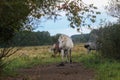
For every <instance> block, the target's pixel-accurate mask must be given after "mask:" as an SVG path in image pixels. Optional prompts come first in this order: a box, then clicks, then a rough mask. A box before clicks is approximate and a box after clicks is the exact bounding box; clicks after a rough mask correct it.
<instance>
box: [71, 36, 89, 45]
mask: <svg viewBox="0 0 120 80" xmlns="http://www.w3.org/2000/svg"><path fill="white" fill-rule="evenodd" d="M89 37H90V34H81V35H72V36H71V38H72V40H73V42H74V43H75V44H76V43H85V42H88V40H89Z"/></svg>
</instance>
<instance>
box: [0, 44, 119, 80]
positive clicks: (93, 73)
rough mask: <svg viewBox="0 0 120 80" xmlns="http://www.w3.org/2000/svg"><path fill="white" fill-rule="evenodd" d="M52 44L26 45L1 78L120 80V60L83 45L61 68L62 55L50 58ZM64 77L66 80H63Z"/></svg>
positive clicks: (77, 48)
mask: <svg viewBox="0 0 120 80" xmlns="http://www.w3.org/2000/svg"><path fill="white" fill-rule="evenodd" d="M51 46H52V45H48V46H32V47H23V48H22V49H21V50H19V51H18V52H17V53H16V54H14V55H13V56H11V57H10V58H11V62H10V63H9V64H8V65H7V66H6V67H5V68H4V73H3V74H2V75H1V76H0V80H41V79H42V80H73V79H74V80H79V79H81V80H119V79H120V74H119V72H120V62H119V61H115V60H110V59H104V58H102V57H100V56H99V54H98V53H96V52H94V51H92V52H91V54H87V50H86V49H85V48H84V44H76V45H75V47H74V48H73V49H72V51H73V52H72V60H73V63H71V64H69V63H67V64H65V66H62V67H59V66H58V64H59V63H60V62H61V57H60V56H57V57H55V58H54V57H51V55H52V54H53V53H52V52H49V50H50V48H51ZM63 78H64V79H63Z"/></svg>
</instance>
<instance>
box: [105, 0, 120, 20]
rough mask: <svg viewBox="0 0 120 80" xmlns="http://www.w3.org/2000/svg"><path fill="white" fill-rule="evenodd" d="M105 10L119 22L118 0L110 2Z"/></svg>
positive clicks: (119, 4) (119, 2)
mask: <svg viewBox="0 0 120 80" xmlns="http://www.w3.org/2000/svg"><path fill="white" fill-rule="evenodd" d="M106 9H107V11H108V13H109V14H110V15H111V16H113V17H116V18H118V20H119V21H120V14H119V13H120V1H119V0H110V1H109V5H108V6H106Z"/></svg>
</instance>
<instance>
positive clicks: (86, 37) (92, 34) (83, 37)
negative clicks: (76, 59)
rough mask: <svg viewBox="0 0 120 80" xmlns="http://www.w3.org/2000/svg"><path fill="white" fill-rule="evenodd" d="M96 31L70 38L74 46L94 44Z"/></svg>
mask: <svg viewBox="0 0 120 80" xmlns="http://www.w3.org/2000/svg"><path fill="white" fill-rule="evenodd" d="M97 32H98V30H97V29H93V30H92V31H91V32H90V33H89V34H79V35H72V36H71V38H72V40H73V42H74V43H75V44H77V43H86V42H89V41H90V42H96V40H97V36H98V35H97V34H98V33H97Z"/></svg>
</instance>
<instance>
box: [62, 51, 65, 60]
mask: <svg viewBox="0 0 120 80" xmlns="http://www.w3.org/2000/svg"><path fill="white" fill-rule="evenodd" d="M64 55H65V54H64V50H63V49H62V50H61V57H62V62H64Z"/></svg>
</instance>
